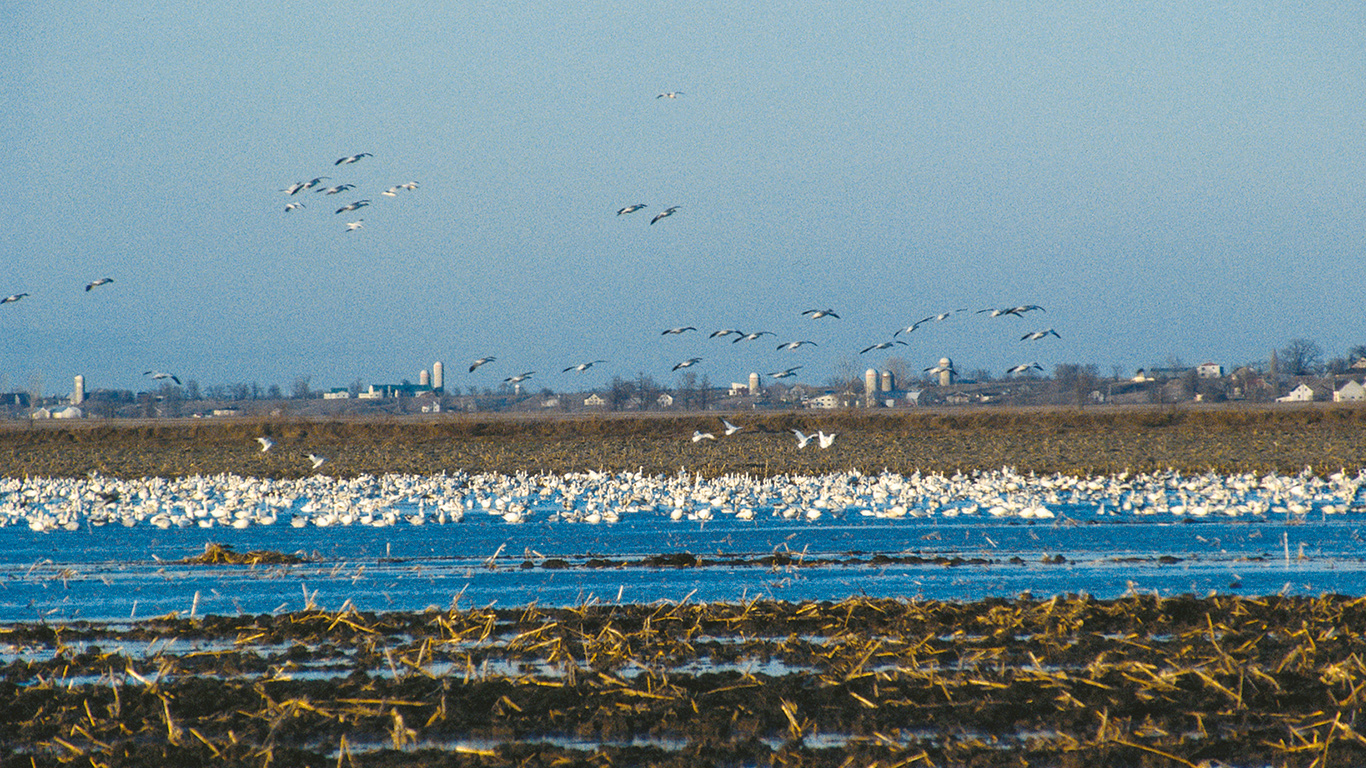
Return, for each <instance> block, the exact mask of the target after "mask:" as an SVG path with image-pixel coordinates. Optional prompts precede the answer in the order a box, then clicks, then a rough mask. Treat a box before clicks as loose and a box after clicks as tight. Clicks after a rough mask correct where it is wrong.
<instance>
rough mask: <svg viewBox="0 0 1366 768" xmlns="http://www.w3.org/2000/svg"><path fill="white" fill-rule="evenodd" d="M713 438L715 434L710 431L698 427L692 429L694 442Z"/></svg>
mask: <svg viewBox="0 0 1366 768" xmlns="http://www.w3.org/2000/svg"><path fill="white" fill-rule="evenodd" d="M715 439H716V435H713V434H712V433H710V432H703V431H702V430H700V429H694V430H693V431H692V441H693V442H694V443H697V442H701V441H702V440H715Z"/></svg>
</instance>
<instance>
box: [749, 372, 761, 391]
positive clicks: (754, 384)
mask: <svg viewBox="0 0 1366 768" xmlns="http://www.w3.org/2000/svg"><path fill="white" fill-rule="evenodd" d="M749 393H750V394H751V395H757V394H759V374H757V373H751V374H750V375H749Z"/></svg>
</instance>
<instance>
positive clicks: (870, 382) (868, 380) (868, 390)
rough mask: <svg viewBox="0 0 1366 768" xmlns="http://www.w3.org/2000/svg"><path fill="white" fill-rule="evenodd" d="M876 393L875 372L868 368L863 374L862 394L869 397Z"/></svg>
mask: <svg viewBox="0 0 1366 768" xmlns="http://www.w3.org/2000/svg"><path fill="white" fill-rule="evenodd" d="M876 391H877V371H875V370H873V369H872V368H869V369H868V370H866V371H864V372H863V394H865V395H871V394H873V393H874V392H876Z"/></svg>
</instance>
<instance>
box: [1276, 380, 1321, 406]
mask: <svg viewBox="0 0 1366 768" xmlns="http://www.w3.org/2000/svg"><path fill="white" fill-rule="evenodd" d="M1276 402H1278V403H1312V402H1314V390H1313V388H1311V387H1310V386H1309V385H1308V384H1305V383H1304V382H1300V385H1299V386H1298V387H1295V388H1294V389H1292V390H1290V391H1289V392H1288V393H1286V394H1285V395H1284V396H1283V397H1278V398H1276Z"/></svg>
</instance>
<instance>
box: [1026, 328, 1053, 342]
mask: <svg viewBox="0 0 1366 768" xmlns="http://www.w3.org/2000/svg"><path fill="white" fill-rule="evenodd" d="M1048 336H1053V337H1056V338H1059V339H1061V338H1062V337H1061V336H1058V332H1057V331H1055V330H1053V329H1052V328H1049V329H1047V330H1044V331H1035V332H1033V333H1026V334H1025V335H1023V336H1021V337H1020V341H1038V340H1039V339H1043V338H1047V337H1048Z"/></svg>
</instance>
